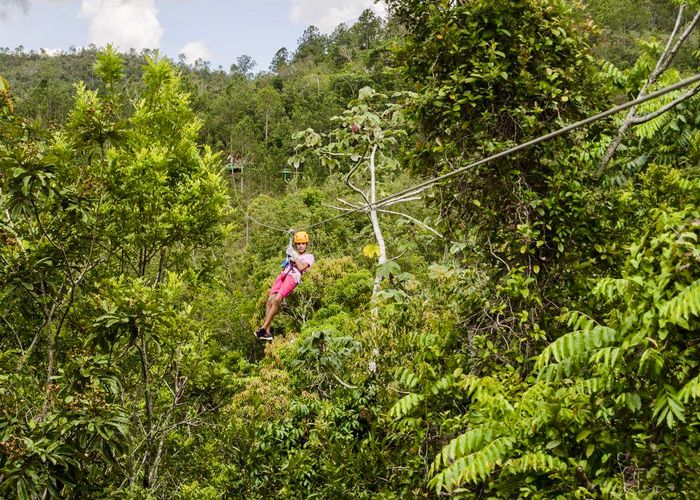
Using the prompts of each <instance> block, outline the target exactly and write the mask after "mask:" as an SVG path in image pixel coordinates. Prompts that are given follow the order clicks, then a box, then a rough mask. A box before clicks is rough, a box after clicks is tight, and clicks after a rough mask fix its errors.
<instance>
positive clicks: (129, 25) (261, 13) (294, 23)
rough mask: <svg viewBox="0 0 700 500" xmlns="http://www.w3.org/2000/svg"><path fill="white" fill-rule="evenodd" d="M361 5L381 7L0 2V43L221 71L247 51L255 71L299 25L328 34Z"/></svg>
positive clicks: (287, 1)
mask: <svg viewBox="0 0 700 500" xmlns="http://www.w3.org/2000/svg"><path fill="white" fill-rule="evenodd" d="M367 8H370V9H373V10H374V11H375V12H377V13H378V14H380V15H382V14H384V12H385V11H384V9H383V7H382V6H381V5H376V4H375V2H374V0H0V47H9V48H10V49H15V48H17V47H19V46H23V47H24V49H25V51H26V50H39V49H42V48H43V49H46V50H47V51H49V52H53V51H56V50H68V49H69V48H70V47H71V46H73V47H76V48H80V47H84V46H88V45H90V44H91V43H92V44H95V45H97V46H104V45H106V44H107V43H112V44H113V45H116V46H117V47H118V48H119V49H120V50H127V49H128V48H132V47H133V48H135V49H137V50H141V49H144V48H149V49H159V50H160V51H161V52H163V53H165V54H166V55H167V56H168V57H170V58H172V59H174V60H177V58H178V55H179V54H184V55H185V56H186V57H187V61H188V62H190V63H193V62H194V61H196V60H197V59H198V58H201V59H204V60H207V61H210V62H211V66H212V68H217V67H219V66H222V67H223V68H224V69H225V70H228V69H229V67H230V66H231V64H233V63H235V62H236V59H237V58H238V57H239V56H241V55H243V54H247V55H249V56H251V57H252V58H253V59H254V60H255V61H256V62H257V66H256V67H255V70H256V71H260V70H266V69H267V68H268V66H269V64H270V60H271V59H272V56H274V55H275V52H277V50H278V49H280V48H282V47H286V48H287V49H288V50H289V51H290V52H291V51H292V50H294V49H295V48H296V46H297V40H298V39H299V37H300V36H301V35H302V33H303V32H304V30H305V29H306V27H307V26H309V25H314V26H316V27H318V28H319V29H320V30H321V32H323V33H330V32H331V31H333V29H334V28H335V27H336V26H337V25H338V24H340V23H341V22H345V23H348V24H350V23H352V22H354V21H355V20H356V19H357V17H358V16H359V15H360V13H361V12H362V11H363V10H364V9H367ZM1 69H2V68H0V70H1Z"/></svg>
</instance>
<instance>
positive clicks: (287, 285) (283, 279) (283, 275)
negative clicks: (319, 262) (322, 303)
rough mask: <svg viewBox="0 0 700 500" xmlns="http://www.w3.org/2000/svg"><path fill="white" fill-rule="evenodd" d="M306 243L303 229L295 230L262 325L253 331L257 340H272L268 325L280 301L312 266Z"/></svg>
mask: <svg viewBox="0 0 700 500" xmlns="http://www.w3.org/2000/svg"><path fill="white" fill-rule="evenodd" d="M308 244H309V235H308V234H307V233H305V232H304V231H297V232H296V233H294V238H293V239H291V240H290V242H289V245H287V258H286V259H285V260H284V262H283V263H282V271H281V272H280V274H279V275H278V276H277V278H276V279H275V281H274V283H273V284H272V287H271V288H270V292H269V294H268V297H267V302H266V303H265V320H264V321H263V324H262V327H260V328H259V329H258V330H256V331H255V336H256V337H257V338H258V339H259V340H272V333H270V325H271V324H272V320H273V319H274V318H275V316H277V313H279V311H280V308H281V307H282V301H283V300H284V299H285V297H287V296H288V295H289V294H290V293H292V290H294V288H296V286H297V285H298V284H299V283H301V276H302V274H304V273H305V272H306V271H308V270H309V268H310V267H311V266H313V264H314V261H315V259H314V256H313V254H310V253H306V250H307V247H308Z"/></svg>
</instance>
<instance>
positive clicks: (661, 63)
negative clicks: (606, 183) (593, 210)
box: [598, 4, 700, 176]
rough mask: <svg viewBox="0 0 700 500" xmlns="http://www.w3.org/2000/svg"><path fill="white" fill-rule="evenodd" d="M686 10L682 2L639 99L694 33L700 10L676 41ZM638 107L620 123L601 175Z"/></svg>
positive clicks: (603, 163) (601, 168) (631, 110)
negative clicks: (662, 49) (664, 45)
mask: <svg viewBox="0 0 700 500" xmlns="http://www.w3.org/2000/svg"><path fill="white" fill-rule="evenodd" d="M684 12H685V4H681V6H680V8H679V9H678V16H677V17H676V24H675V26H674V28H673V31H672V32H671V36H670V37H669V39H668V42H667V43H666V47H665V48H664V51H663V52H662V53H661V56H660V57H659V59H658V61H657V62H656V66H655V67H654V70H653V71H652V72H651V74H650V75H649V78H647V81H646V82H645V83H644V85H643V86H642V88H641V90H640V91H639V93H638V94H637V99H639V98H640V97H644V96H645V95H646V94H647V90H648V89H649V88H650V87H651V86H652V85H654V83H656V80H657V79H658V78H659V76H661V74H662V73H663V72H664V71H666V70H667V69H668V68H669V66H670V65H671V62H673V59H674V58H675V56H676V54H677V53H678V51H679V50H680V48H681V45H683V42H685V40H686V39H687V38H688V36H689V35H690V33H692V31H693V30H694V29H695V27H696V26H697V24H698V22H699V21H700V11H698V12H697V13H696V14H695V17H693V19H692V20H691V21H690V22H689V23H688V25H687V26H686V27H685V29H684V30H683V33H681V34H680V36H678V38H677V39H676V40H675V43H674V38H675V37H676V35H677V34H678V30H679V28H680V25H681V21H682V19H683V14H684ZM637 108H638V107H637V106H633V107H631V108H630V110H629V111H628V112H627V116H626V117H625V119H624V121H623V122H622V125H620V128H619V129H618V131H617V134H615V137H614V138H613V140H612V142H611V143H610V145H609V146H608V149H607V150H606V151H605V155H604V156H603V159H602V160H601V161H600V166H599V167H598V175H599V176H600V175H602V174H603V172H604V171H605V169H606V168H607V166H608V164H609V163H610V160H612V157H613V156H614V155H615V152H616V151H617V148H618V147H619V146H620V143H621V142H622V139H623V138H624V135H625V133H626V132H627V129H629V127H630V126H631V125H633V124H634V123H635V121H634V120H635V117H636V116H637ZM672 108H673V106H671V107H669V108H668V109H666V110H665V111H668V110H669V109H672ZM665 111H664V112H665ZM647 121H648V120H647ZM642 123H643V122H642Z"/></svg>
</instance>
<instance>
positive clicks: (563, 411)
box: [0, 0, 700, 499]
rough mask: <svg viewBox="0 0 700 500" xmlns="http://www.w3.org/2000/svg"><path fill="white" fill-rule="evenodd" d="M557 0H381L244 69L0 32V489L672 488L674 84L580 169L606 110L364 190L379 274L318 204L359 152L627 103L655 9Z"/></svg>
mask: <svg viewBox="0 0 700 500" xmlns="http://www.w3.org/2000/svg"><path fill="white" fill-rule="evenodd" d="M586 3H587V5H588V7H589V10H588V12H589V13H591V14H592V15H593V17H595V18H597V19H598V20H599V22H600V21H601V19H602V21H604V23H603V26H602V31H598V30H597V29H596V28H594V27H593V26H592V24H591V23H590V22H589V21H588V20H587V19H586V17H585V16H586V15H587V14H586V13H585V12H584V11H582V10H581V9H580V5H579V4H578V3H572V2H564V1H563V0H561V1H560V0H512V1H510V0H509V1H506V2H501V3H495V2H487V1H472V2H447V1H445V2H442V1H440V2H423V1H417V0H416V1H414V0H396V1H391V2H389V4H390V7H391V16H390V18H389V20H388V21H387V22H386V23H385V22H384V21H383V20H381V19H379V18H377V17H376V16H374V15H373V14H371V13H370V12H369V11H366V12H365V13H363V14H362V16H361V17H360V19H359V20H358V22H357V23H356V24H355V25H353V26H344V25H341V26H339V27H338V28H337V29H336V30H335V31H334V32H333V33H331V34H329V35H325V34H321V33H320V32H319V31H318V30H316V29H315V28H309V29H308V30H306V32H305V33H304V35H303V36H302V39H301V40H300V45H299V47H298V48H297V50H296V51H287V50H286V49H283V50H282V49H281V50H280V51H279V52H278V54H277V56H276V57H275V60H274V63H273V67H272V68H271V72H270V73H258V74H257V75H256V74H253V68H254V64H255V62H254V61H252V60H251V59H250V58H249V57H248V56H241V57H240V58H239V59H238V61H237V63H236V64H235V65H234V66H233V67H232V68H231V71H230V72H228V73H227V72H225V71H223V70H222V69H218V70H212V69H211V68H210V67H209V65H208V64H207V63H206V62H201V61H200V62H199V63H197V64H195V65H194V66H192V67H189V66H186V65H184V63H181V64H180V65H179V66H178V67H177V69H176V68H175V67H174V66H173V64H171V63H169V62H168V61H167V60H165V59H163V58H161V57H159V56H158V55H157V54H155V53H153V52H151V51H144V52H143V53H141V54H136V53H135V52H131V53H130V54H126V55H119V54H118V53H116V52H115V51H114V50H113V49H112V48H111V47H108V48H107V50H106V51H104V52H103V53H100V54H97V53H96V52H95V51H94V50H92V49H88V50H82V51H76V52H75V53H72V54H66V55H60V56H57V57H55V58H49V57H47V56H45V55H41V54H32V53H29V54H27V53H23V52H21V51H15V52H10V51H8V50H3V49H0V65H2V67H3V75H4V76H5V77H7V79H8V80H9V82H7V81H5V80H2V79H0V92H2V94H1V95H0V496H2V497H19V498H40V497H41V498H44V497H47V498H64V497H78V496H81V495H82V496H84V495H85V491H90V492H91V493H90V494H91V495H93V496H97V497H100V498H102V497H105V498H109V497H115V496H118V497H129V498H132V497H133V498H161V497H162V498H220V497H246V498H247V497H250V498H387V499H394V498H396V499H398V498H430V497H434V496H452V497H455V498H526V497H532V498H622V497H624V498H647V497H656V496H663V497H666V498H693V497H696V496H697V493H698V491H700V482H699V481H698V479H697V478H698V477H700V474H699V473H700V462H699V461H698V458H697V457H698V450H699V449H700V435H698V432H697V429H698V427H699V425H700V422H699V421H698V418H699V417H698V415H699V414H700V408H699V407H698V404H700V362H698V359H700V358H699V357H698V339H697V333H698V331H699V327H700V282H699V275H698V269H700V266H698V262H699V261H700V250H699V245H698V238H700V222H699V221H700V209H699V208H698V207H699V206H700V199H699V198H698V192H699V190H698V188H699V187H700V185H699V181H698V169H697V165H698V161H699V160H700V155H699V154H698V152H699V151H700V150H699V149H698V144H700V141H699V140H698V138H699V137H700V136H699V135H698V134H699V132H698V130H697V129H698V121H697V117H698V116H700V115H699V114H698V113H697V109H696V108H697V100H696V99H689V100H687V101H684V102H683V103H682V104H680V105H678V106H676V107H674V108H673V109H672V110H670V111H668V112H666V113H663V114H661V115H660V116H658V117H657V118H654V119H653V120H650V121H648V122H646V123H643V124H639V125H638V126H635V127H633V128H632V130H630V140H629V141H626V143H625V144H623V145H621V147H620V150H619V152H618V154H617V155H616V158H615V160H614V162H613V163H612V164H611V168H610V169H609V172H610V173H609V174H606V175H605V176H604V177H603V178H598V177H597V175H596V172H597V170H598V161H599V159H600V158H601V156H602V155H603V154H604V152H605V149H606V147H607V144H608V142H609V140H610V139H609V137H610V135H611V134H612V133H614V132H615V130H616V128H617V127H618V126H619V122H617V123H616V122H615V121H614V120H613V121H611V122H609V123H598V124H596V125H594V126H592V127H591V128H589V129H587V130H581V131H578V132H576V133H574V134H571V135H569V136H567V137H566V138H564V139H560V140H558V141H556V142H550V143H546V144H543V145H541V146H539V147H538V148H536V149H532V150H526V151H523V152H520V153H519V154H518V155H515V156H512V157H510V158H508V159H507V160H502V161H500V162H497V163H494V164H492V165H489V166H488V167H483V168H480V169H477V170H474V171H470V172H469V173H467V174H466V175H465V176H462V177H460V178H458V179H456V178H455V179H453V180H452V181H451V182H449V183H445V184H444V185H441V186H439V187H438V189H436V190H434V191H428V190H426V191H425V192H423V193H422V195H423V198H424V199H423V200H422V202H419V200H413V202H414V203H411V205H410V206H409V208H405V209H402V210H405V215H408V216H409V217H405V216H401V215H398V218H397V219H395V220H394V219H389V218H390V217H394V216H397V214H395V213H381V217H382V226H381V227H382V232H383V240H384V243H387V244H388V246H389V247H390V249H391V250H392V251H394V252H395V255H392V256H391V257H394V258H391V259H389V258H387V259H386V261H385V262H382V263H381V264H379V265H376V264H377V263H376V259H377V258H378V257H380V256H382V255H383V252H382V248H380V244H379V239H377V238H376V233H375V228H373V227H371V226H370V224H368V221H367V217H366V214H363V213H358V214H352V215H351V216H348V217H343V218H333V219H332V220H328V221H327V222H324V223H323V224H318V223H320V222H322V221H326V220H327V219H330V218H331V217H333V216H335V215H337V214H338V210H337V208H334V207H333V206H334V205H338V204H340V203H344V202H349V203H355V202H358V203H359V202H360V201H364V198H363V196H369V194H368V192H367V190H368V186H370V182H366V179H363V180H359V179H360V175H358V174H361V173H363V172H364V173H369V168H368V167H369V165H370V161H371V158H373V159H374V160H375V162H376V164H375V166H376V167H377V170H376V172H375V173H378V174H379V177H377V178H376V179H374V180H375V181H378V182H375V184H374V186H375V188H376V191H377V193H376V196H377V197H383V196H386V195H389V194H391V193H392V192H396V191H399V190H402V189H404V188H406V187H407V186H410V185H414V184H416V183H417V182H418V181H417V180H416V179H415V178H412V177H411V175H409V172H413V173H417V174H419V175H421V176H432V175H437V174H440V173H444V172H445V171H447V170H451V169H453V168H457V167H458V166H461V165H464V164H466V163H467V162H469V161H472V160H475V159H479V158H483V157H484V156H486V155H487V154H490V153H493V152H496V151H499V150H502V149H505V148H506V147H508V146H511V145H513V144H514V143H518V142H522V141H524V140H526V139H528V138H533V137H535V136H537V135H540V134H542V133H546V132H548V131H550V130H552V129H554V128H557V127H559V126H560V125H561V124H562V123H564V122H568V121H572V120H575V119H577V118H579V117H582V116H584V115H586V114H588V113H590V112H593V111H594V110H595V109H598V108H599V107H608V106H610V105H611V103H612V102H613V101H617V100H618V99H621V98H622V96H624V95H627V96H632V95H636V93H637V92H638V91H639V89H640V87H641V85H643V83H644V82H645V81H646V78H647V77H648V74H649V71H651V69H652V68H653V66H654V64H655V63H656V58H657V57H658V54H659V51H660V49H661V47H662V46H663V41H658V40H664V39H665V36H666V33H663V36H656V39H644V41H643V42H642V43H641V44H637V43H636V41H637V40H638V39H639V37H640V34H642V33H654V34H656V35H659V34H660V33H661V32H660V31H659V30H668V29H669V23H672V22H673V19H672V16H668V15H666V14H665V13H668V12H672V11H673V10H674V9H676V8H677V7H676V5H671V3H662V2H660V1H656V0H654V1H651V0H650V1H645V2H641V3H638V5H637V4H635V9H634V10H635V11H634V12H632V10H633V9H632V7H631V3H629V2H618V3H616V4H615V5H613V4H612V3H610V2H606V1H603V0H601V1H598V0H596V1H593V0H591V1H589V2H586ZM613 3H614V2H613ZM693 6H695V3H693ZM652 12H654V13H656V14H658V16H657V17H654V16H650V15H649V14H650V13H652ZM601 13H605V16H607V17H605V18H604V19H603V14H601ZM635 23H636V24H635ZM622 27H624V30H626V31H627V32H626V33H622V30H623V28H622ZM600 33H603V35H604V36H605V38H599V37H598V35H599V34H600ZM621 40H632V41H634V42H635V43H629V44H627V46H625V47H624V50H620V46H619V44H620V43H622V42H621ZM616 44H617V45H616ZM691 45H692V44H691ZM589 46H590V48H589ZM390 48H391V50H389V49H390ZM613 50H614V51H615V52H616V54H615V55H616V57H614V58H611V62H604V61H595V60H594V59H593V57H592V56H591V53H603V54H610V53H611V51H613ZM632 50H634V54H633V56H632ZM637 52H640V53H639V54H637ZM618 56H619V57H618ZM394 58H396V59H394ZM690 60H691V59H690V58H689V56H688V54H687V53H683V54H681V55H680V59H679V61H680V62H681V63H682V65H685V64H687V63H688V61H690ZM681 67H682V66H681ZM90 68H92V70H93V71H94V76H93V74H92V73H90V74H88V73H87V72H88V71H89V70H90ZM396 68H398V69H399V71H397V70H396ZM79 74H84V75H85V77H84V78H83V80H84V83H79V84H77V85H76V86H74V87H73V86H72V82H70V81H69V80H71V79H73V77H76V81H77V80H79V78H77V76H78V75H79ZM681 74H682V73H681V71H680V70H679V71H678V72H674V71H668V72H667V73H666V74H665V76H664V78H668V79H669V80H668V81H670V79H677V78H680V76H681ZM29 75H34V76H32V77H30V76H29ZM59 76H61V77H62V79H59V78H58V77H59ZM406 81H410V82H411V83H410V85H411V86H412V89H411V90H412V92H408V91H406V87H408V86H409V84H407V83H406ZM10 83H11V84H12V90H13V92H14V93H13V94H12V95H10V93H9V85H10ZM665 83H667V80H664V79H662V81H660V82H658V85H663V84H665ZM373 89H374V90H373ZM397 90H400V92H396V91H397ZM611 96H614V97H612V98H611ZM676 96H677V95H673V96H668V97H667V98H664V99H662V100H659V101H656V102H650V103H648V104H645V105H644V106H642V107H640V112H643V113H649V112H652V113H653V112H655V111H657V110H659V109H660V107H661V106H663V105H664V104H666V103H669V102H671V99H673V98H674V97H676ZM15 104H16V109H15V110H14V111H16V113H15V112H14V111H13V109H12V108H13V106H14V105H15ZM25 117H30V118H31V119H32V120H27V119H25ZM297 131H302V132H297ZM299 142H301V144H299V145H298V147H297V148H296V149H295V146H297V144H298V143H299ZM375 148H376V149H375ZM372 152H374V153H376V154H374V155H372ZM222 153H223V154H222ZM229 154H231V155H233V156H234V158H236V157H237V155H240V162H238V160H236V161H237V162H238V163H239V164H241V165H242V170H243V173H240V172H236V173H234V174H231V175H232V178H231V179H230V181H231V183H230V188H226V187H225V185H224V184H225V183H224V182H222V181H223V178H222V175H221V173H222V172H221V163H222V162H221V158H222V157H223V156H228V155H229ZM290 155H291V157H290ZM302 159H303V160H304V161H303V162H302V161H301V160H302ZM285 164H286V165H288V166H289V169H290V171H291V172H293V175H291V176H288V177H287V179H286V181H287V182H286V183H285V179H284V178H282V176H280V175H279V172H280V169H281V168H282V167H283V166H284V165H285ZM292 169H293V170H292ZM353 175H357V177H353ZM241 181H243V182H241ZM349 184H350V185H351V186H349ZM353 186H354V187H355V188H356V190H355V191H353V193H357V194H358V196H359V198H356V199H355V200H353V199H349V198H348V196H347V194H348V187H353ZM358 190H359V191H364V194H363V195H360V193H359V192H358ZM338 198H341V199H342V200H343V201H338ZM358 200H359V201H358ZM229 205H232V207H229ZM407 205H408V204H407ZM389 220H391V222H388V221H389ZM258 221H259V222H261V223H263V224H260V223H259V222H258ZM423 224H425V225H429V226H431V227H436V228H438V229H440V233H442V234H443V235H444V238H441V239H436V238H435V237H434V236H435V233H432V232H429V231H428V232H427V231H425V225H423ZM309 226H311V228H310V229H309V233H310V235H311V247H310V251H311V252H312V253H314V254H315V256H316V263H315V265H314V266H313V268H312V269H311V270H310V271H309V272H308V273H305V275H304V279H303V281H302V283H301V284H300V286H298V287H297V288H296V289H295V291H294V293H293V294H292V295H291V296H290V297H288V298H287V299H286V300H285V301H284V303H283V308H282V312H281V314H280V315H279V316H278V317H277V318H276V319H275V324H274V327H273V333H274V341H273V342H271V343H265V344H263V343H261V342H259V341H257V339H255V338H254V337H253V335H251V331H252V330H254V329H255V328H257V327H259V325H260V320H261V314H262V311H263V308H264V303H265V300H266V299H267V291H268V288H269V285H270V283H271V281H272V279H273V278H274V276H275V275H276V273H277V272H279V263H280V261H281V259H282V257H283V255H282V254H283V249H284V247H285V246H286V244H287V238H288V235H287V234H286V232H285V231H286V229H287V228H296V229H298V228H302V229H303V228H309ZM427 233H429V234H427ZM373 235H374V236H375V239H374V240H373V239H372V236H373ZM378 279H379V280H380V281H383V286H382V288H381V290H380V291H379V293H375V292H376V289H375V284H376V282H377V280H378Z"/></svg>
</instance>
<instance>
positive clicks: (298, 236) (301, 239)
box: [294, 231, 309, 243]
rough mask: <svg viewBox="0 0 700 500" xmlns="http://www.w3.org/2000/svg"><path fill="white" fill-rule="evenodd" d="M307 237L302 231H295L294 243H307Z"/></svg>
mask: <svg viewBox="0 0 700 500" xmlns="http://www.w3.org/2000/svg"><path fill="white" fill-rule="evenodd" d="M308 242H309V235H308V234H306V233H305V232H304V231H297V232H296V233H294V243H308Z"/></svg>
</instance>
